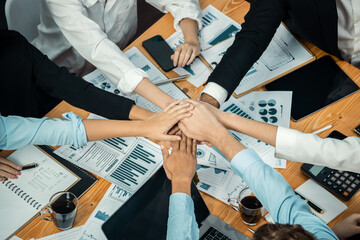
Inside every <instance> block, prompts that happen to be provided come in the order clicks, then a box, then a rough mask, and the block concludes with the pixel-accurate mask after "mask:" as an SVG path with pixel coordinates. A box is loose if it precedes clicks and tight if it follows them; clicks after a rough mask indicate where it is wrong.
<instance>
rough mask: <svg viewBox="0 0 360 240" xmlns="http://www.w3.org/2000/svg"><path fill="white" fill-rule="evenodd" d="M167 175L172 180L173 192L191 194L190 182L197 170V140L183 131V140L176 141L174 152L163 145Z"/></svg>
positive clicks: (173, 147)
mask: <svg viewBox="0 0 360 240" xmlns="http://www.w3.org/2000/svg"><path fill="white" fill-rule="evenodd" d="M161 149H162V154H163V158H164V169H165V173H166V176H167V177H168V178H169V179H170V180H171V181H172V185H173V189H172V191H173V192H185V193H187V194H189V195H190V182H191V180H192V179H193V177H194V175H195V170H196V141H194V140H192V139H190V138H188V137H186V135H184V134H183V133H182V136H181V141H174V142H173V146H172V152H171V155H170V156H169V151H168V150H167V149H166V148H165V147H164V146H161Z"/></svg>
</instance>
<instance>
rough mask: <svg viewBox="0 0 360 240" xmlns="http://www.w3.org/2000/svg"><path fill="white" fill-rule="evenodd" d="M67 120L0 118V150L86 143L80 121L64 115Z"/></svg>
mask: <svg viewBox="0 0 360 240" xmlns="http://www.w3.org/2000/svg"><path fill="white" fill-rule="evenodd" d="M63 117H64V118H66V119H67V120H61V119H49V118H41V119H39V118H23V117H18V116H8V117H3V116H0V149H2V150H13V149H18V148H21V147H23V146H26V145H29V144H36V145H52V146H57V145H71V144H72V145H74V146H75V147H76V148H78V147H81V146H83V145H85V144H86V143H87V137H86V132H85V127H84V124H83V122H82V119H81V118H80V117H79V116H77V115H76V114H74V113H72V112H70V113H64V114H63Z"/></svg>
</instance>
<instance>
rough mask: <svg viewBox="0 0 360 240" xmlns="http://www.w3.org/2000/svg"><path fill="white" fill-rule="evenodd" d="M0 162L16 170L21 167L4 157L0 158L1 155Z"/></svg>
mask: <svg viewBox="0 0 360 240" xmlns="http://www.w3.org/2000/svg"><path fill="white" fill-rule="evenodd" d="M0 164H6V165H8V166H10V167H12V168H13V169H16V170H21V169H22V168H21V166H19V165H17V164H16V163H14V162H12V161H10V160H8V159H6V158H2V157H0Z"/></svg>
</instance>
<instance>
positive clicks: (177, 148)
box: [172, 134, 180, 151]
mask: <svg viewBox="0 0 360 240" xmlns="http://www.w3.org/2000/svg"><path fill="white" fill-rule="evenodd" d="M177 136H178V137H180V136H179V134H177ZM179 148H180V140H177V141H173V145H172V150H173V151H177V150H179Z"/></svg>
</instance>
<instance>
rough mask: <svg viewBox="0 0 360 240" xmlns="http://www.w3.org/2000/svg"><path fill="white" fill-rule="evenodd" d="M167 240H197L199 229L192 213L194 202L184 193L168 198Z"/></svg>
mask: <svg viewBox="0 0 360 240" xmlns="http://www.w3.org/2000/svg"><path fill="white" fill-rule="evenodd" d="M166 239H167V240H176V239H179V240H195V239H199V228H198V224H197V222H196V218H195V213H194V202H193V200H192V199H191V197H190V196H189V195H187V194H185V193H173V194H171V196H170V203H169V219H168V228H167V235H166Z"/></svg>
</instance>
